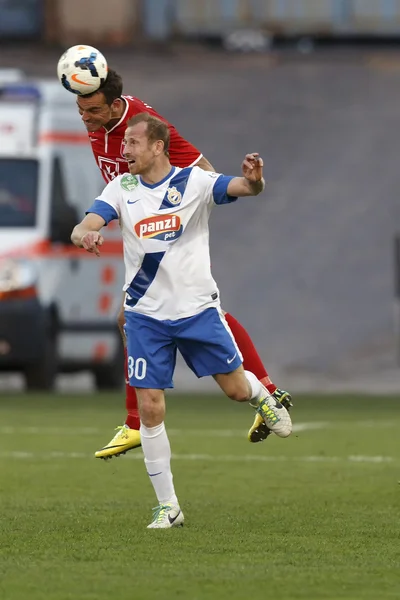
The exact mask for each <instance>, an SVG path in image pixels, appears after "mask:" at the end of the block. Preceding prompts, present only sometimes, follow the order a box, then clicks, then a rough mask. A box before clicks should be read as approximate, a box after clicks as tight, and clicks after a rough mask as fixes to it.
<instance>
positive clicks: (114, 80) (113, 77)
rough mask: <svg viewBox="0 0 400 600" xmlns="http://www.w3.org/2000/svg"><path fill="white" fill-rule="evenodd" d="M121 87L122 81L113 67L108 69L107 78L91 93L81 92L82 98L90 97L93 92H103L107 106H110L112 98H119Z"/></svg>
mask: <svg viewBox="0 0 400 600" xmlns="http://www.w3.org/2000/svg"><path fill="white" fill-rule="evenodd" d="M122 87H123V83H122V77H121V75H118V73H117V71H114V69H108V74H107V78H106V80H105V82H104V83H103V84H102V85H101V86H100V87H99V89H98V90H96V91H95V92H92V93H91V94H82V96H83V97H84V98H91V97H92V96H94V95H95V94H98V93H99V92H101V93H102V94H104V97H105V99H106V102H107V104H108V106H111V104H112V103H113V102H114V100H116V99H117V98H121V96H122Z"/></svg>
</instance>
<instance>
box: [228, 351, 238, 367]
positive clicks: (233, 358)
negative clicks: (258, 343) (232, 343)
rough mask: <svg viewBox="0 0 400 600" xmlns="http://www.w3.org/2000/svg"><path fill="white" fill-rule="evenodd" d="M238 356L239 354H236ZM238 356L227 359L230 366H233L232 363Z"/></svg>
mask: <svg viewBox="0 0 400 600" xmlns="http://www.w3.org/2000/svg"><path fill="white" fill-rule="evenodd" d="M236 354H237V353H236ZM236 354H235V355H234V356H232V358H227V359H226V362H227V363H228V365H230V364H231V362H233V361H234V360H235V358H236Z"/></svg>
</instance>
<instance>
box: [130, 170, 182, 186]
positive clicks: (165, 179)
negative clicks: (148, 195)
mask: <svg viewBox="0 0 400 600" xmlns="http://www.w3.org/2000/svg"><path fill="white" fill-rule="evenodd" d="M174 171H175V167H171V170H170V172H169V173H168V175H166V176H165V177H164V179H161V181H157V183H145V182H144V181H143V179H142V178H141V177H140V175H138V177H139V179H140V183H141V184H142V185H144V186H145V187H147V188H150V189H151V190H153V189H154V188H156V187H158V186H159V185H161V184H163V183H164V182H165V181H167V179H169V178H170V177H172V175H173V174H174Z"/></svg>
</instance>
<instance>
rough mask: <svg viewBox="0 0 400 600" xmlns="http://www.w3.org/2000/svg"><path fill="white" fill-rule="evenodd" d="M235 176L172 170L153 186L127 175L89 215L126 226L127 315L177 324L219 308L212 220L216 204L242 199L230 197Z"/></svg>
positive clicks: (116, 181) (112, 185) (106, 191)
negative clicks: (212, 254) (212, 265)
mask: <svg viewBox="0 0 400 600" xmlns="http://www.w3.org/2000/svg"><path fill="white" fill-rule="evenodd" d="M231 179H232V177H227V176H225V175H221V174H218V173H212V172H207V171H203V170H202V169H200V168H199V167H188V168H185V169H179V168H177V167H172V168H171V171H170V173H169V174H168V175H167V177H165V178H164V179H163V180H162V181H160V182H159V183H157V184H154V185H149V184H147V183H145V182H143V181H142V180H141V178H140V176H134V175H130V174H125V175H120V176H118V177H116V178H115V179H114V180H113V181H111V182H110V183H109V184H108V185H107V186H106V188H105V189H104V190H103V192H102V194H101V195H100V196H99V197H98V198H97V199H96V200H95V202H94V203H93V205H92V206H91V207H90V209H89V210H88V211H87V212H92V213H96V214H98V215H100V216H101V217H103V219H104V220H105V222H106V223H109V222H110V221H111V220H113V219H119V221H120V226H121V231H122V237H123V243H124V260H125V271H126V278H125V285H124V290H125V291H126V301H125V308H126V310H128V311H135V312H139V313H141V314H144V315H148V316H150V317H153V318H155V319H160V320H164V319H171V320H176V319H181V318H184V317H189V316H192V315H195V314H197V313H199V312H201V311H203V310H205V309H206V308H209V307H212V306H214V307H217V306H219V291H218V287H217V284H216V282H215V281H214V279H213V277H212V275H211V268H210V249H209V228H208V219H209V216H210V213H211V210H212V208H213V206H214V205H215V204H226V203H228V202H232V201H234V200H236V198H234V197H231V196H228V194H227V186H228V183H229V181H230V180H231Z"/></svg>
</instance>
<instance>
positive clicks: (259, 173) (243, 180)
mask: <svg viewBox="0 0 400 600" xmlns="http://www.w3.org/2000/svg"><path fill="white" fill-rule="evenodd" d="M263 166H264V163H263V159H262V158H261V157H260V155H259V154H258V152H252V153H251V154H246V156H245V158H244V161H243V162H242V173H243V177H234V178H233V179H232V180H231V181H230V182H229V184H228V189H227V193H228V194H229V196H236V197H238V198H240V197H243V196H257V194H260V192H262V191H263V189H264V188H265V181H264V177H263Z"/></svg>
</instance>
